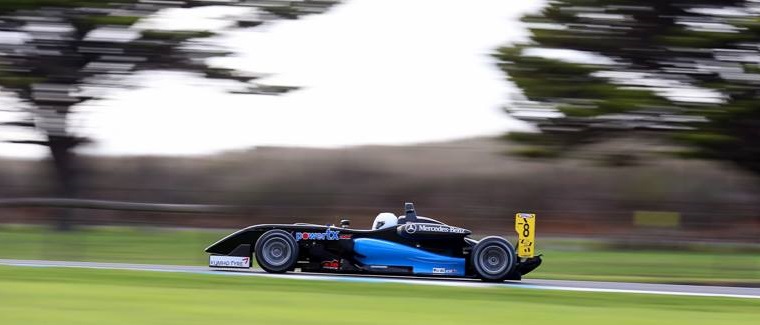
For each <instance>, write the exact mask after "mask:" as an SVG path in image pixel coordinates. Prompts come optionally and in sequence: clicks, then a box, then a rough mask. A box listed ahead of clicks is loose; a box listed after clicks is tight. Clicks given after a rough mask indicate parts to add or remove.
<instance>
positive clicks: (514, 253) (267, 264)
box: [206, 203, 541, 281]
mask: <svg viewBox="0 0 760 325" xmlns="http://www.w3.org/2000/svg"><path fill="white" fill-rule="evenodd" d="M404 208H405V213H404V215H403V216H400V217H396V216H395V215H394V214H392V213H388V212H384V213H380V214H379V215H378V216H377V217H376V218H375V220H374V222H373V224H372V229H368V230H367V229H352V228H350V222H349V221H348V220H342V221H341V225H340V226H334V225H316V224H304V223H295V224H263V225H255V226H250V227H247V228H244V229H241V230H239V231H236V232H234V233H232V234H230V235H229V236H227V237H224V238H223V239H221V240H219V241H217V242H216V243H214V244H213V245H211V246H209V247H208V248H206V252H207V253H210V254H211V256H210V258H209V265H210V266H212V267H225V268H229V267H232V268H249V267H251V256H252V255H253V256H255V258H256V262H257V263H258V265H259V266H260V267H261V268H262V269H264V270H265V271H267V272H270V273H283V272H288V271H294V270H295V269H300V270H301V271H302V272H331V273H362V274H383V275H413V276H443V277H467V278H480V279H482V280H485V281H503V280H519V279H521V278H522V276H523V275H525V274H527V273H529V272H530V271H532V270H534V269H535V268H536V267H538V266H539V265H540V264H541V257H540V256H535V255H534V246H535V243H534V237H535V232H534V230H535V215H533V214H527V213H518V214H517V215H516V217H515V230H516V231H517V233H518V241H517V247H518V249H517V250H516V249H515V247H514V246H513V245H512V244H511V243H510V242H509V241H507V240H506V239H504V238H502V237H497V236H489V237H485V238H483V239H481V240H476V239H473V238H470V237H469V236H470V234H471V232H470V231H469V230H467V229H464V228H459V227H454V226H449V225H447V224H444V223H442V222H440V221H438V220H435V219H432V218H426V217H423V216H418V215H417V214H416V212H415V209H414V205H413V204H412V203H406V204H405V207H404Z"/></svg>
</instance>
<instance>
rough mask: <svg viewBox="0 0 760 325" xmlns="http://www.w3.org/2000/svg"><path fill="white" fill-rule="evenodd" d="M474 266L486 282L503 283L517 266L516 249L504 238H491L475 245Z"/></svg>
mask: <svg viewBox="0 0 760 325" xmlns="http://www.w3.org/2000/svg"><path fill="white" fill-rule="evenodd" d="M470 258H471V262H472V265H473V266H474V267H475V271H476V272H477V273H478V276H479V277H480V278H481V279H483V280H484V281H503V280H504V279H506V278H507V275H508V274H509V273H510V272H512V269H513V268H514V266H515V249H514V247H513V246H512V244H510V243H509V242H508V241H506V240H505V239H504V238H501V237H496V236H490V237H486V238H483V240H481V241H479V242H478V243H477V244H475V247H474V248H473V250H472V254H471V255H470Z"/></svg>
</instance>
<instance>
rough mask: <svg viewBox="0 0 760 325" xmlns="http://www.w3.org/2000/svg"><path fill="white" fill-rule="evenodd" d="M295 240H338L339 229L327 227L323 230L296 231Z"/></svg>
mask: <svg viewBox="0 0 760 325" xmlns="http://www.w3.org/2000/svg"><path fill="white" fill-rule="evenodd" d="M295 237H296V240H338V239H340V231H336V230H330V229H327V230H325V232H296V233H295Z"/></svg>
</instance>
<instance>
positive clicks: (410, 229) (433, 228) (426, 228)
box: [406, 223, 467, 234]
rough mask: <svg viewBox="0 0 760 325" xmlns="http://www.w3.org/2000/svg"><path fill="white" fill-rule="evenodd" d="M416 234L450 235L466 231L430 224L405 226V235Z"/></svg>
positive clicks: (465, 230)
mask: <svg viewBox="0 0 760 325" xmlns="http://www.w3.org/2000/svg"><path fill="white" fill-rule="evenodd" d="M416 232H428V233H430V232H434V233H451V234H464V233H466V232H467V229H464V228H458V227H451V226H443V225H431V224H424V223H421V224H410V225H408V226H406V233H407V234H414V233H416Z"/></svg>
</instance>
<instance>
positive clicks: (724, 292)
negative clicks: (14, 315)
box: [0, 259, 760, 299]
mask: <svg viewBox="0 0 760 325" xmlns="http://www.w3.org/2000/svg"><path fill="white" fill-rule="evenodd" d="M0 265H7V266H23V267H66V268H85V269H108V270H136V271H154V272H175V273H194V274H210V275H217V276H219V275H225V276H258V277H269V278H280V279H296V280H312V281H339V282H361V283H401V284H415V285H434V286H453V287H479V288H482V287H501V288H523V289H537V290H559V291H577V292H605V293H631V294H652V295H675V296H693V297H723V298H746V299H760V288H745V287H722V286H693V285H671V284H646V283H627V282H597V281H562V280H539V279H526V280H523V281H521V282H506V283H486V282H480V281H477V280H469V279H465V280H463V279H431V278H410V277H395V276H366V275H324V274H314V273H300V272H296V273H288V274H269V273H265V272H263V271H261V270H253V271H241V270H228V269H223V270H220V269H209V268H207V267H202V266H181V265H153V264H126V263H98V262H69V261H43V260H10V259H0Z"/></svg>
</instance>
